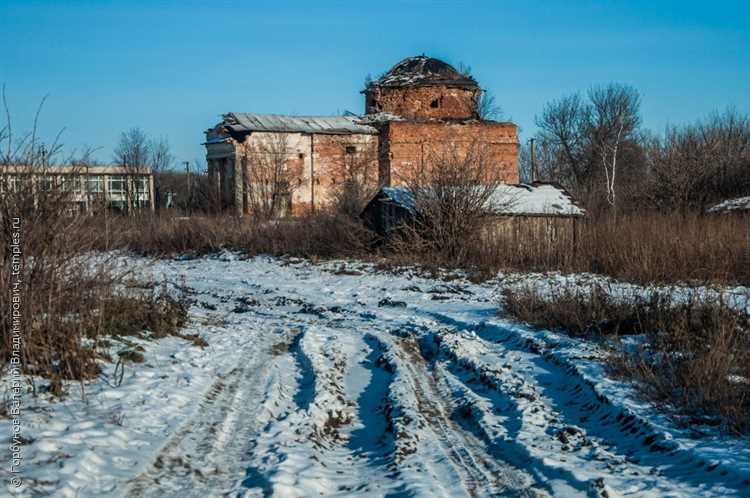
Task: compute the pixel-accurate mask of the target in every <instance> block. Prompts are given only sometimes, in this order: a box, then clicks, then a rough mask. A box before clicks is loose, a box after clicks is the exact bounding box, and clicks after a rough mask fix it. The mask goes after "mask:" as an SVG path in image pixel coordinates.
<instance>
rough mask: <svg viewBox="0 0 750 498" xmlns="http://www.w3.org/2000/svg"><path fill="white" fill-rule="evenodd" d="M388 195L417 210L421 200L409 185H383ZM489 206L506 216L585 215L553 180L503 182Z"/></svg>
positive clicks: (388, 197) (407, 207)
mask: <svg viewBox="0 0 750 498" xmlns="http://www.w3.org/2000/svg"><path fill="white" fill-rule="evenodd" d="M381 192H382V193H383V194H385V196H386V197H387V199H388V200H389V201H390V202H393V203H394V204H397V205H399V206H401V207H403V208H404V209H408V210H409V211H411V212H415V211H416V209H417V203H416V200H415V198H414V195H413V194H412V192H411V191H410V190H409V189H408V188H406V187H383V188H382V189H381ZM487 210H488V211H490V212H492V213H494V214H498V215H505V216H583V215H584V214H586V212H585V211H584V210H583V209H582V208H580V207H579V206H578V205H577V204H576V203H575V201H574V200H573V198H572V197H571V196H570V194H569V193H568V192H567V191H566V190H565V189H564V188H562V187H560V186H558V185H555V184H552V183H541V182H537V183H533V184H524V183H521V184H518V185H500V186H499V187H498V188H497V189H496V190H495V192H494V193H493V194H492V195H491V196H490V198H489V199H488V201H487Z"/></svg>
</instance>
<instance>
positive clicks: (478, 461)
mask: <svg viewBox="0 0 750 498" xmlns="http://www.w3.org/2000/svg"><path fill="white" fill-rule="evenodd" d="M395 344H396V345H397V347H398V352H397V353H396V354H397V356H399V357H400V358H401V360H402V361H401V362H400V363H399V368H400V369H402V370H403V371H405V372H408V377H409V380H410V382H411V383H412V386H413V388H414V394H415V396H416V401H417V410H418V412H419V414H420V415H421V416H422V419H423V420H424V421H425V422H426V423H427V425H428V426H429V428H430V430H431V431H432V432H433V434H434V435H435V437H436V440H437V441H438V443H439V444H440V446H441V448H442V451H443V453H444V454H445V456H446V457H447V458H448V459H449V460H450V462H451V464H452V466H453V468H454V469H455V471H456V472H457V473H458V474H459V475H460V476H461V483H462V485H463V486H464V487H465V489H466V492H467V494H468V495H469V496H472V497H477V496H497V495H499V494H510V495H514V496H538V493H537V492H536V491H534V490H533V489H531V488H530V485H531V483H530V482H529V479H528V476H526V475H525V474H523V473H522V472H520V471H519V470H518V469H515V468H511V467H510V466H509V465H506V464H504V462H501V461H498V460H497V459H496V457H494V456H492V455H489V454H488V453H487V449H486V447H485V445H484V444H482V442H481V441H479V440H477V439H476V438H475V437H474V435H473V434H471V433H470V432H467V431H465V430H464V429H463V428H462V427H460V425H459V424H458V423H457V422H456V421H455V419H454V417H453V413H454V412H455V410H456V409H457V407H458V406H457V405H456V404H455V402H454V400H453V399H452V397H451V396H450V395H449V394H448V393H446V392H444V391H443V390H442V389H441V388H440V386H439V383H440V379H439V377H440V376H439V373H438V372H437V371H436V370H434V369H431V368H430V367H429V365H428V363H427V361H426V360H425V358H424V357H423V355H422V353H421V350H420V347H419V344H418V343H417V341H416V339H415V338H413V337H405V338H399V339H397V340H396V341H395Z"/></svg>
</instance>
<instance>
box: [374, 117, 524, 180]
mask: <svg viewBox="0 0 750 498" xmlns="http://www.w3.org/2000/svg"><path fill="white" fill-rule="evenodd" d="M477 143H479V144H482V145H486V146H487V148H488V154H489V155H490V162H491V164H493V165H495V167H497V168H499V169H500V170H501V175H502V177H503V179H504V181H505V182H506V183H518V181H519V175H518V134H517V128H516V125H514V124H512V123H497V122H494V121H470V122H463V123H451V122H407V121H392V122H390V123H388V124H387V125H386V126H385V127H384V128H383V131H382V133H381V145H380V148H379V153H380V183H381V184H383V185H398V184H403V183H404V181H405V178H406V176H407V175H408V173H409V171H410V170H411V169H412V168H415V167H418V166H419V165H420V164H424V163H425V162H426V161H427V160H428V159H429V157H430V155H431V154H433V153H435V152H439V151H440V150H441V149H443V148H445V147H446V146H455V147H457V148H458V151H459V153H463V151H465V150H467V149H468V148H469V147H471V146H473V145H474V144H477ZM462 148H463V151H462Z"/></svg>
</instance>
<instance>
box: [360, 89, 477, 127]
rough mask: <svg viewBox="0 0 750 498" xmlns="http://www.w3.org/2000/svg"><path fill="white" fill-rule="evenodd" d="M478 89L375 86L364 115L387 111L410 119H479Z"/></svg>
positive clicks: (369, 91) (366, 102)
mask: <svg viewBox="0 0 750 498" xmlns="http://www.w3.org/2000/svg"><path fill="white" fill-rule="evenodd" d="M478 95H479V90H478V89H472V88H449V87H443V86H412V87H397V88H388V87H372V88H369V89H368V90H367V91H366V100H365V112H366V113H368V114H372V113H378V112H387V113H391V114H396V115H398V116H402V117H405V118H407V119H472V118H476V117H477V104H476V99H477V98H478Z"/></svg>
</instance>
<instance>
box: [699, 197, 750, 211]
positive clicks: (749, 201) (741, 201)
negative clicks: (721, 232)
mask: <svg viewBox="0 0 750 498" xmlns="http://www.w3.org/2000/svg"><path fill="white" fill-rule="evenodd" d="M731 211H750V196H747V197H736V198H734V199H727V200H725V201H722V202H720V203H718V204H716V205H715V206H712V207H710V208H708V212H709V213H728V212H731Z"/></svg>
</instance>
